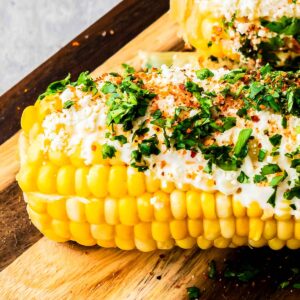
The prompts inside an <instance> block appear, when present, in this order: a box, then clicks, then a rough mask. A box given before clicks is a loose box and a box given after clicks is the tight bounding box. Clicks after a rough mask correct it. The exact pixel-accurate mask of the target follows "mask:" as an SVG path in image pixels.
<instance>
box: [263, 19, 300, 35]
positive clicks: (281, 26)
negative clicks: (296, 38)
mask: <svg viewBox="0 0 300 300" xmlns="http://www.w3.org/2000/svg"><path fill="white" fill-rule="evenodd" d="M261 24H262V26H264V27H266V28H268V29H269V30H270V31H272V32H276V33H279V34H285V35H298V34H300V19H297V18H289V17H285V16H283V17H282V18H281V19H280V20H279V21H273V22H270V21H267V20H264V19H262V20H261Z"/></svg>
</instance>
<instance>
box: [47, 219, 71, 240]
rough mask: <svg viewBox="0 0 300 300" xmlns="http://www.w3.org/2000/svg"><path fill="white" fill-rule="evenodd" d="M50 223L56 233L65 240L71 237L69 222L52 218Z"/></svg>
mask: <svg viewBox="0 0 300 300" xmlns="http://www.w3.org/2000/svg"><path fill="white" fill-rule="evenodd" d="M51 225H52V229H53V231H54V232H55V234H56V235H58V236H60V237H61V238H64V239H66V240H69V239H70V238H71V233H70V229H69V222H67V221H61V220H55V219H54V220H52V222H51Z"/></svg>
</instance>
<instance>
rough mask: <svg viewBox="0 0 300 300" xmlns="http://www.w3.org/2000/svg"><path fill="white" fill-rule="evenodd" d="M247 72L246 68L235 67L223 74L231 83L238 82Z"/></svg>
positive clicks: (225, 79)
mask: <svg viewBox="0 0 300 300" xmlns="http://www.w3.org/2000/svg"><path fill="white" fill-rule="evenodd" d="M245 74H246V70H245V69H243V68H242V69H235V70H233V71H231V72H229V73H227V74H225V75H224V76H223V78H222V79H223V80H224V81H227V82H229V83H232V84H234V83H236V82H237V81H238V80H240V79H241V78H243V77H244V76H245Z"/></svg>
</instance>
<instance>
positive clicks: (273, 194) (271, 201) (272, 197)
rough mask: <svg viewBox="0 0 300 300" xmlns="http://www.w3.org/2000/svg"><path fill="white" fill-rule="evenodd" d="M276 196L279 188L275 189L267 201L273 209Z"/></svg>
mask: <svg viewBox="0 0 300 300" xmlns="http://www.w3.org/2000/svg"><path fill="white" fill-rule="evenodd" d="M276 194H277V187H275V188H274V191H273V193H272V195H271V196H270V197H269V199H268V200H267V203H269V204H271V205H272V207H275V202H276Z"/></svg>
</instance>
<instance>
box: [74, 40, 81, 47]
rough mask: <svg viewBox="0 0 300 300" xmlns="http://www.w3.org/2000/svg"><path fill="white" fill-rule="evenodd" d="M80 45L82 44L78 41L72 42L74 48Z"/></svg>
mask: <svg viewBox="0 0 300 300" xmlns="http://www.w3.org/2000/svg"><path fill="white" fill-rule="evenodd" d="M79 45H80V43H79V42H77V41H74V42H72V46H73V47H78V46H79Z"/></svg>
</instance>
